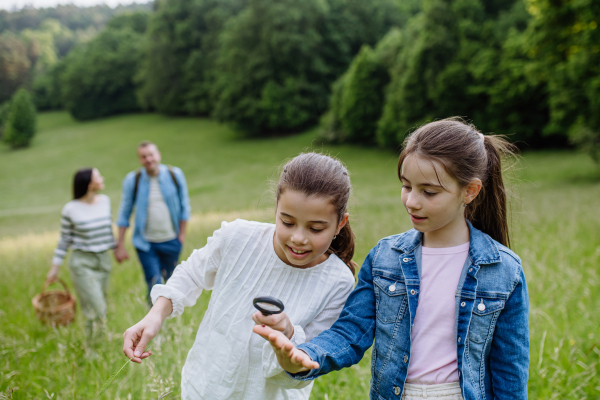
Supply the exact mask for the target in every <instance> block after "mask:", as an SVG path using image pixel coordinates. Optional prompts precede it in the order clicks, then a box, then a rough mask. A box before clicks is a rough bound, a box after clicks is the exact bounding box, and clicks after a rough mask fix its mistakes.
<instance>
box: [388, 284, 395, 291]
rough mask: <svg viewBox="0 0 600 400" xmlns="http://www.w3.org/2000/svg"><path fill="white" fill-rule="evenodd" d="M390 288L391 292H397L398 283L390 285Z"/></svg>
mask: <svg viewBox="0 0 600 400" xmlns="http://www.w3.org/2000/svg"><path fill="white" fill-rule="evenodd" d="M388 290H389V291H390V292H395V291H396V285H395V284H394V285H390V287H389V288H388Z"/></svg>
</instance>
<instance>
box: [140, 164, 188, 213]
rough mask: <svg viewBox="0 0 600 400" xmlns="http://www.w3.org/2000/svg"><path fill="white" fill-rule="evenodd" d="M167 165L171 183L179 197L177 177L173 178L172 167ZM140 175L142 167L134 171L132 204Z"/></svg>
mask: <svg viewBox="0 0 600 400" xmlns="http://www.w3.org/2000/svg"><path fill="white" fill-rule="evenodd" d="M168 167H169V175H171V179H173V183H174V184H175V187H176V188H177V197H179V182H177V178H175V172H173V167H171V166H170V165H169V166H168ZM140 176H142V169H141V168H140V169H138V170H137V172H136V173H135V184H134V185H133V196H132V197H133V200H132V201H131V203H132V204H135V199H136V198H137V191H138V186H139V184H140Z"/></svg>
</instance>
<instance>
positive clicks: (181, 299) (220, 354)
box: [123, 153, 356, 400]
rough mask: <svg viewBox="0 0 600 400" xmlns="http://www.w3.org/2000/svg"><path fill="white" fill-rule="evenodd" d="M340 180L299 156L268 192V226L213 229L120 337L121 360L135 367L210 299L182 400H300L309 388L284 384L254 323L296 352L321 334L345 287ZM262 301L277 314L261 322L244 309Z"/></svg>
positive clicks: (346, 234)
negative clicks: (171, 323)
mask: <svg viewBox="0 0 600 400" xmlns="http://www.w3.org/2000/svg"><path fill="white" fill-rule="evenodd" d="M350 188H351V185H350V177H349V175H348V171H347V170H346V168H344V166H343V165H342V164H341V162H339V161H338V160H335V159H333V158H331V157H328V156H325V155H321V154H317V153H306V154H301V155H299V156H297V157H295V158H294V159H292V160H291V161H290V162H288V163H287V164H286V165H285V166H284V168H283V172H282V173H281V177H280V180H279V183H278V185H277V196H276V198H277V209H276V223H275V224H274V225H273V224H266V223H259V222H251V221H244V220H236V221H234V222H230V223H227V222H223V224H222V225H221V228H220V229H218V230H216V231H215V232H214V234H213V236H212V237H210V238H208V243H207V244H206V246H205V247H203V248H201V249H199V250H194V252H193V253H192V255H191V256H190V257H189V258H188V259H187V260H186V261H184V262H182V263H181V264H180V265H179V266H178V267H177V268H176V269H175V272H174V274H173V276H172V277H171V279H169V281H168V282H167V284H166V285H156V286H154V288H153V289H152V293H151V297H152V301H153V302H154V306H153V308H152V309H151V310H150V312H149V313H148V315H146V317H144V319H142V320H141V321H140V322H138V323H137V324H136V325H134V326H132V327H131V328H129V329H127V331H125V335H124V346H123V352H124V353H125V355H126V356H127V357H129V358H130V359H131V360H132V361H134V362H137V363H141V362H142V359H144V358H146V357H148V356H150V355H151V354H152V352H149V351H145V349H146V347H147V346H148V343H149V342H150V340H151V339H152V338H153V337H154V336H156V334H157V333H158V331H159V330H160V328H161V324H162V322H163V321H164V320H165V319H166V318H172V317H175V316H178V315H180V314H181V313H182V312H183V309H184V307H187V306H192V305H194V304H195V302H196V299H197V298H198V297H199V296H200V294H201V292H202V290H212V291H213V293H212V296H211V300H210V303H209V306H208V310H207V311H206V313H205V315H204V319H203V321H202V323H201V324H200V327H199V329H198V334H197V336H196V340H195V343H194V345H193V347H192V349H191V350H190V352H189V353H188V357H187V360H186V362H185V365H184V368H183V372H182V382H181V398H182V399H207V400H208V399H211V400H212V399H245V400H250V399H257V400H258V399H260V400H269V399H298V400H300V399H308V397H309V395H310V391H311V388H312V383H307V382H302V381H296V380H293V379H291V378H290V377H289V376H288V375H287V374H286V373H285V372H284V371H283V369H282V368H281V367H280V366H279V364H278V362H277V359H276V357H275V353H274V352H273V349H272V348H271V346H270V344H269V343H268V342H264V341H263V340H262V339H261V338H260V337H259V336H257V335H253V334H252V330H251V328H252V326H253V325H254V324H264V325H268V326H270V327H272V328H273V329H276V330H279V331H281V332H283V333H284V334H285V335H286V336H287V337H288V338H290V340H291V341H292V342H293V343H295V344H301V343H304V342H305V341H308V340H310V339H311V338H313V337H315V336H317V335H318V334H319V333H320V332H322V331H324V330H326V329H328V328H329V327H330V326H331V325H332V324H333V322H334V321H335V320H336V319H337V317H338V315H339V313H340V312H341V310H342V308H343V306H344V303H345V302H346V298H347V297H348V295H349V294H350V292H351V291H352V289H353V287H354V268H355V266H356V264H354V262H353V261H352V256H353V254H354V235H353V233H352V230H351V228H350V224H349V223H348V212H347V205H348V198H349V196H350ZM258 296H272V297H276V298H278V299H280V300H281V301H282V302H283V303H284V304H285V312H282V313H281V314H277V315H270V316H264V315H263V314H262V313H260V312H255V310H254V308H253V306H252V300H253V299H254V298H255V297H258Z"/></svg>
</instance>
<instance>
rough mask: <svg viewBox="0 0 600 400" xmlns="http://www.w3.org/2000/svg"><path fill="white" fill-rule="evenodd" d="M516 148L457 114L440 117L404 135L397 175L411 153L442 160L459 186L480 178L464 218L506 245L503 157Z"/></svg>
mask: <svg viewBox="0 0 600 400" xmlns="http://www.w3.org/2000/svg"><path fill="white" fill-rule="evenodd" d="M515 152H516V146H514V145H513V144H511V143H509V142H508V141H507V140H506V139H505V138H504V137H502V136H497V135H483V134H482V133H481V132H479V131H478V130H477V128H475V126H473V125H471V124H467V123H465V122H464V121H462V120H461V119H460V118H448V119H443V120H441V121H436V122H431V123H429V124H426V125H424V126H422V127H420V128H419V129H417V130H416V131H414V132H413V133H412V134H411V135H410V136H408V137H407V138H406V140H405V141H404V148H403V150H402V153H400V158H399V160H398V177H400V176H401V174H402V163H403V162H404V160H405V159H406V157H407V156H408V155H409V154H413V153H414V154H416V155H418V156H419V157H422V158H423V159H425V160H428V161H430V162H432V161H437V162H439V163H440V164H442V166H443V167H444V169H445V170H446V172H447V173H448V174H449V175H450V176H451V177H453V178H454V179H456V180H457V181H458V183H459V185H460V186H461V187H465V186H466V185H468V184H469V182H470V181H471V180H472V179H475V178H479V179H481V182H482V183H483V187H482V188H481V191H480V192H479V195H478V196H477V197H476V198H475V199H474V200H473V201H472V202H471V203H470V204H468V205H467V207H466V210H465V218H467V219H468V220H469V221H470V222H471V223H472V224H473V226H474V227H475V228H477V229H479V230H481V231H483V232H485V233H487V234H488V235H490V236H491V237H492V238H493V239H494V240H496V241H498V242H500V243H502V244H503V245H505V246H507V247H508V246H510V237H509V232H508V216H507V201H506V189H505V187H504V182H503V180H502V157H503V156H514V154H515ZM433 167H434V168H435V165H433Z"/></svg>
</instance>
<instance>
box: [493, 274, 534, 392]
mask: <svg viewBox="0 0 600 400" xmlns="http://www.w3.org/2000/svg"><path fill="white" fill-rule="evenodd" d="M519 274H520V275H519V277H518V279H517V280H516V281H517V284H516V286H515V288H514V290H513V292H512V293H511V295H510V297H509V298H508V300H507V301H506V305H505V306H504V310H502V312H501V313H500V316H499V317H498V321H497V322H496V329H495V332H494V339H493V340H492V346H491V349H490V372H491V375H492V388H493V391H494V396H495V398H496V399H515V398H518V399H527V380H528V377H529V297H528V294H527V284H526V282H525V274H524V273H523V270H522V269H520V270H519Z"/></svg>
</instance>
